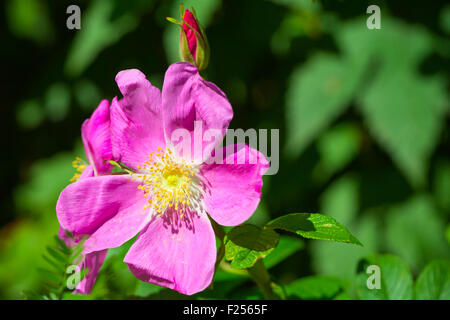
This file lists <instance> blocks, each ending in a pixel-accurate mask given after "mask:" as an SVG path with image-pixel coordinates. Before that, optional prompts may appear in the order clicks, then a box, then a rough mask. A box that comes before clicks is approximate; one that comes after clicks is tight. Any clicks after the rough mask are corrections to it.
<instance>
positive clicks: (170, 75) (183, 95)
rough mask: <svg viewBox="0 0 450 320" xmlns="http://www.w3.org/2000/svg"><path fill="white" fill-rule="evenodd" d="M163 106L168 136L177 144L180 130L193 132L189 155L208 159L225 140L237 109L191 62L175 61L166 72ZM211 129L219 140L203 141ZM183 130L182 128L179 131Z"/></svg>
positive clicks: (191, 133)
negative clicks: (195, 143) (196, 122)
mask: <svg viewBox="0 0 450 320" xmlns="http://www.w3.org/2000/svg"><path fill="white" fill-rule="evenodd" d="M162 106H163V113H164V130H165V134H166V138H167V139H169V140H170V141H172V144H174V145H177V144H178V141H176V140H177V139H175V138H174V137H173V136H172V134H173V133H174V131H175V130H177V129H180V128H182V129H185V130H187V131H186V132H187V133H189V135H190V140H191V141H190V142H191V148H189V149H190V150H188V151H189V155H190V156H192V155H194V157H193V158H194V159H196V160H197V159H201V158H202V154H203V155H204V157H205V158H207V157H208V156H209V155H210V153H211V151H212V150H213V149H214V147H215V146H216V145H217V144H218V143H220V142H221V141H222V138H223V136H224V135H225V133H226V129H227V128H228V124H229V123H230V121H231V119H232V118H233V110H232V108H231V105H230V103H229V102H228V100H227V97H226V95H225V93H223V92H222V91H221V90H220V89H219V88H218V87H217V86H216V85H215V84H213V83H211V82H208V81H205V80H203V79H202V77H201V76H200V75H199V73H198V70H197V68H196V67H194V66H193V65H192V64H190V63H186V62H179V63H174V64H172V65H171V66H170V67H169V69H168V70H167V72H166V75H165V78H164V86H163V90H162ZM194 121H198V122H199V124H200V125H201V128H198V130H197V132H198V133H199V134H200V136H197V137H195V139H196V140H197V143H198V146H199V147H198V148H195V147H194ZM206 130H209V131H210V132H214V133H215V134H216V137H217V139H214V140H215V143H211V142H214V140H212V139H211V140H210V141H204V142H202V137H203V133H204V132H205V131H206ZM178 132H179V131H178Z"/></svg>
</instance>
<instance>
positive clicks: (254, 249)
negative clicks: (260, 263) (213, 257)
mask: <svg viewBox="0 0 450 320" xmlns="http://www.w3.org/2000/svg"><path fill="white" fill-rule="evenodd" d="M278 240H279V236H278V234H277V233H276V232H274V231H272V230H265V229H262V228H260V227H257V226H255V225H251V224H245V225H241V226H238V227H235V228H233V229H232V230H231V231H230V232H228V234H227V237H226V240H225V241H226V242H225V243H226V244H225V259H226V260H231V261H232V262H231V266H232V267H234V268H237V269H244V268H250V267H252V266H253V265H254V264H255V263H256V261H257V260H258V259H261V258H264V257H265V256H267V255H268V254H269V253H270V252H271V251H272V250H273V248H275V247H276V246H277V244H278Z"/></svg>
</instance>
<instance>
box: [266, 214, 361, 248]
mask: <svg viewBox="0 0 450 320" xmlns="http://www.w3.org/2000/svg"><path fill="white" fill-rule="evenodd" d="M266 228H268V229H280V230H285V231H289V232H293V233H296V234H298V235H300V236H302V237H304V238H309V239H317V240H328V241H337V242H346V243H353V244H357V245H361V243H360V242H359V241H358V239H356V238H355V237H354V236H353V235H352V234H351V233H350V232H349V231H348V230H347V229H346V228H345V227H344V226H343V225H341V224H340V223H338V222H337V221H336V220H334V219H333V218H332V217H329V216H325V215H323V214H319V213H291V214H287V215H284V216H281V217H279V218H277V219H275V220H272V221H270V222H269V223H268V224H267V225H266Z"/></svg>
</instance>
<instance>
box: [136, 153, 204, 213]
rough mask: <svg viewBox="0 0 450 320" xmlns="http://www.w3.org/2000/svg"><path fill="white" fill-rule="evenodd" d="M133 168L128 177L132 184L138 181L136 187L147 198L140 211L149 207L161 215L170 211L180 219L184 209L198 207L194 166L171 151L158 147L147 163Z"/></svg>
mask: <svg viewBox="0 0 450 320" xmlns="http://www.w3.org/2000/svg"><path fill="white" fill-rule="evenodd" d="M137 169H138V170H137V171H136V172H134V173H131V175H132V176H133V180H134V181H141V182H142V183H141V184H140V185H139V186H138V188H139V189H141V190H143V191H144V197H145V198H147V199H148V200H147V204H146V205H145V206H144V209H147V208H149V207H150V208H152V209H153V210H154V211H155V212H157V213H158V214H159V216H161V215H163V214H164V213H165V212H166V210H167V209H168V208H173V209H175V211H178V212H179V213H180V217H182V216H183V212H185V210H186V209H196V208H199V207H200V200H201V194H202V187H201V183H200V179H199V178H198V177H197V173H198V167H197V166H195V165H194V164H193V163H188V161H186V160H184V159H181V158H178V157H176V156H175V155H174V154H173V152H172V150H170V149H167V148H166V150H163V149H162V148H158V149H157V151H156V152H150V153H149V158H148V160H147V161H145V162H144V163H143V164H142V166H137Z"/></svg>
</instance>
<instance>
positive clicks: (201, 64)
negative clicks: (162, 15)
mask: <svg viewBox="0 0 450 320" xmlns="http://www.w3.org/2000/svg"><path fill="white" fill-rule="evenodd" d="M180 14H181V21H177V20H175V19H173V18H167V20H169V21H170V22H172V23H175V24H177V25H179V26H180V27H181V28H180V29H181V34H180V57H181V60H182V61H186V62H190V63H192V64H193V65H194V66H196V67H197V69H198V70H203V69H205V68H206V67H207V66H208V62H209V45H208V40H207V39H206V35H205V32H204V31H203V29H202V28H201V26H200V24H199V22H198V19H197V16H196V14H195V11H194V9H193V8H191V10H188V9H186V10H183V7H182V6H180Z"/></svg>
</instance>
